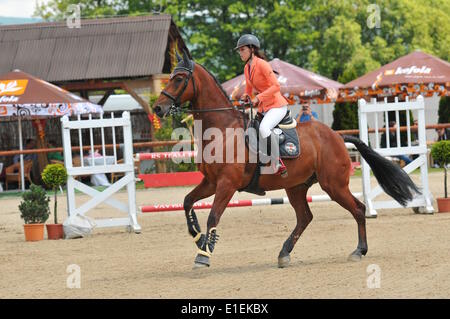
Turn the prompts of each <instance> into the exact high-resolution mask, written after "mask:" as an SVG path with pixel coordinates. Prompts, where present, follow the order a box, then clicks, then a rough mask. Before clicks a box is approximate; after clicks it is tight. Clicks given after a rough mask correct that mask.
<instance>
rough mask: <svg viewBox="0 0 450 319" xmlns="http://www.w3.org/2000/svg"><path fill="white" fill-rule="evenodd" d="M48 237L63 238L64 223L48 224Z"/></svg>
mask: <svg viewBox="0 0 450 319" xmlns="http://www.w3.org/2000/svg"><path fill="white" fill-rule="evenodd" d="M45 226H46V227H47V238H48V239H63V238H64V229H63V225H62V224H46V225H45Z"/></svg>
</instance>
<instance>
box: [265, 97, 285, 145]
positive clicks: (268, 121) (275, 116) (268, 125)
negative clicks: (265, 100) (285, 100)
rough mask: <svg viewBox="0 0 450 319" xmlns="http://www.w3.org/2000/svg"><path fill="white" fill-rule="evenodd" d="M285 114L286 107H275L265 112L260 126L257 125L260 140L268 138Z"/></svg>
mask: <svg viewBox="0 0 450 319" xmlns="http://www.w3.org/2000/svg"><path fill="white" fill-rule="evenodd" d="M286 112H287V105H285V106H282V107H276V108H273V109H270V110H269V111H267V112H266V113H265V115H264V118H263V120H262V121H261V124H260V125H259V134H260V135H261V137H262V138H266V137H268V136H270V134H271V132H272V129H273V128H274V127H275V126H277V124H278V123H280V121H281V120H282V119H283V117H284V116H285V115H286Z"/></svg>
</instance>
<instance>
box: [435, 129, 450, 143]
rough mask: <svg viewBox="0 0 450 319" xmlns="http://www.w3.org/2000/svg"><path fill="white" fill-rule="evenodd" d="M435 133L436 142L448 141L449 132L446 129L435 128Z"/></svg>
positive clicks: (449, 138) (449, 137)
mask: <svg viewBox="0 0 450 319" xmlns="http://www.w3.org/2000/svg"><path fill="white" fill-rule="evenodd" d="M436 133H437V135H438V138H437V141H438V142H439V141H448V140H450V132H449V129H448V128H437V129H436Z"/></svg>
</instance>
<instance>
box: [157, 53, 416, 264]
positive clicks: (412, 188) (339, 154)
mask: <svg viewBox="0 0 450 319" xmlns="http://www.w3.org/2000/svg"><path fill="white" fill-rule="evenodd" d="M177 59H178V64H177V66H176V67H175V68H174V70H173V72H172V74H171V76H170V80H169V81H168V83H167V85H166V87H165V89H164V90H163V91H162V92H161V94H160V96H159V97H158V99H157V100H156V102H155V103H154V105H153V110H154V112H155V113H156V114H157V115H158V116H159V117H164V116H166V115H168V114H171V113H172V111H176V110H179V109H180V108H181V105H182V104H183V103H185V102H188V101H189V102H191V106H190V108H189V109H188V110H187V111H188V112H190V113H192V114H193V116H194V119H196V120H201V121H202V130H203V132H204V131H205V130H206V129H208V128H212V127H215V128H218V129H220V131H221V132H222V135H223V136H222V137H223V141H225V140H226V137H227V136H226V133H225V131H226V129H227V128H234V129H239V128H240V129H245V128H244V123H246V121H245V119H244V117H245V116H246V114H245V113H244V112H242V111H240V110H239V109H238V108H236V107H234V106H233V105H232V103H231V101H230V100H229V98H228V96H227V94H226V92H225V91H224V89H223V88H222V86H221V85H220V83H219V82H218V81H217V79H216V78H215V77H214V76H213V75H212V74H211V73H210V72H209V71H208V70H207V69H206V68H204V67H203V66H201V65H200V64H198V63H194V61H192V60H191V59H190V58H189V56H188V55H187V53H186V52H183V57H182V58H181V56H179V55H178V53H177ZM238 131H239V130H238ZM241 131H243V130H241ZM203 132H202V133H203ZM297 132H298V136H299V139H300V146H301V147H300V149H301V154H300V155H299V157H297V158H295V159H289V160H285V165H286V167H287V169H288V172H289V174H288V177H286V178H282V177H281V176H278V175H261V176H260V179H259V187H260V188H261V189H263V190H266V191H270V190H276V189H282V188H284V189H285V190H286V193H287V196H288V198H289V202H290V204H291V205H292V207H293V208H294V210H295V213H296V216H297V224H296V226H295V228H294V230H293V231H292V233H291V235H290V236H289V237H288V238H287V240H286V241H285V242H284V244H283V246H282V248H281V251H280V253H279V256H278V266H279V267H280V268H283V267H286V266H287V265H288V264H289V262H290V253H291V251H292V249H293V248H294V245H295V244H296V242H297V240H298V239H299V237H300V235H301V234H302V232H303V231H304V230H305V228H306V227H307V226H308V224H309V223H310V222H311V220H312V219H313V215H312V213H311V210H310V208H309V205H308V202H307V196H306V195H307V191H308V188H309V187H310V186H311V185H312V184H313V183H315V182H318V183H319V184H320V186H321V188H322V189H323V190H324V191H325V192H326V193H327V194H328V195H329V196H330V198H331V199H332V200H334V201H335V202H337V203H338V204H340V205H341V206H342V207H343V208H345V209H346V210H348V211H349V212H350V213H351V214H352V215H353V217H354V219H355V220H356V223H357V226H358V245H357V247H356V249H355V250H354V251H353V252H352V253H351V254H350V256H349V257H348V259H349V260H353V261H359V260H361V258H362V256H363V255H366V253H367V249H368V246H367V238H366V221H365V209H366V208H365V205H364V204H363V203H361V202H360V201H359V200H358V199H357V198H355V197H354V196H353V195H352V193H351V192H350V190H349V178H350V166H351V161H350V157H349V154H348V151H347V148H346V146H345V143H344V141H345V142H351V143H353V144H354V145H355V146H356V148H357V149H358V151H359V152H360V153H361V155H362V157H363V158H364V159H365V160H366V161H367V162H368V164H369V166H370V167H371V168H372V171H373V173H374V175H375V177H376V178H377V180H378V182H379V184H380V185H381V187H382V188H383V189H384V191H385V192H386V193H387V194H389V195H390V196H391V197H393V198H394V199H395V200H396V201H397V202H399V203H400V204H401V205H402V206H405V205H406V204H407V202H408V201H409V200H412V199H413V197H414V193H420V191H419V189H418V188H417V186H416V185H415V184H414V183H413V181H412V180H411V179H410V178H409V176H408V175H407V174H406V173H405V172H404V171H403V170H402V169H401V168H400V167H398V166H397V165H395V164H393V163H392V162H390V161H389V160H387V159H385V158H384V157H382V156H380V155H379V154H378V153H377V152H375V151H374V150H372V149H371V148H370V147H368V146H367V145H366V144H365V143H363V142H362V141H361V140H359V139H358V138H356V137H352V136H344V137H341V136H340V135H339V134H338V133H336V132H335V131H333V130H332V129H330V128H329V127H328V126H326V125H325V124H323V123H321V122H319V121H315V120H313V121H309V122H305V123H299V124H298V125H297ZM202 136H203V135H202ZM237 139H241V141H243V140H244V136H243V135H242V134H241V135H240V136H233V138H232V141H230V140H227V141H226V143H223V147H224V148H223V154H225V152H226V148H225V144H227V143H229V142H232V143H234V144H236V143H237V142H238V141H237ZM207 144H208V141H203V142H202V149H201V150H200V149H199V150H198V152H200V151H203V150H204V148H205V147H206V146H207ZM234 154H236V152H234ZM235 156H236V155H235ZM248 158H249V154H248V150H247V149H246V150H245V159H246V161H245V162H244V163H242V162H241V163H239V162H237V161H236V160H235V161H234V162H232V163H230V162H228V161H227V162H224V163H219V162H213V163H206V162H204V161H202V162H201V163H199V164H198V169H199V170H200V171H201V172H202V173H203V175H204V178H203V180H202V181H201V183H200V184H199V185H198V186H196V187H195V188H194V189H193V190H192V191H191V192H190V193H189V194H187V195H186V197H185V198H184V203H183V205H184V211H185V216H186V221H187V227H188V232H189V234H190V235H191V236H192V237H193V238H194V242H195V243H196V245H197V247H198V253H197V256H196V258H195V262H194V268H197V267H198V268H203V267H209V265H210V258H211V254H212V252H213V250H214V247H215V244H216V242H217V240H218V235H217V225H218V224H219V221H220V218H221V216H222V214H223V213H224V211H225V208H226V206H227V204H228V203H229V201H230V199H231V198H232V196H233V194H234V193H235V192H236V190H240V189H243V188H245V187H246V186H247V185H248V184H249V182H250V180H251V179H252V176H253V173H254V172H255V169H257V167H258V164H256V163H250V162H249V161H248ZM235 159H236V157H235ZM258 168H259V167H258ZM214 194H215V197H214V202H213V205H212V208H211V211H210V213H209V216H208V220H207V225H206V227H207V228H206V234H202V232H201V228H200V225H199V223H198V220H197V216H196V214H195V211H194V210H193V205H194V203H195V202H197V201H198V200H201V199H204V198H206V197H209V196H211V195H214Z"/></svg>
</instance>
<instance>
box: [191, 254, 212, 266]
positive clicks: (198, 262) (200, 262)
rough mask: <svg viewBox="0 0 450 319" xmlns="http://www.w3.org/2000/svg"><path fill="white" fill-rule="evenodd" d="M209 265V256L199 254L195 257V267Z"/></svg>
mask: <svg viewBox="0 0 450 319" xmlns="http://www.w3.org/2000/svg"><path fill="white" fill-rule="evenodd" d="M206 267H209V257H208V256H204V255H200V254H198V255H197V257H195V261H194V269H198V268H206Z"/></svg>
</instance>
